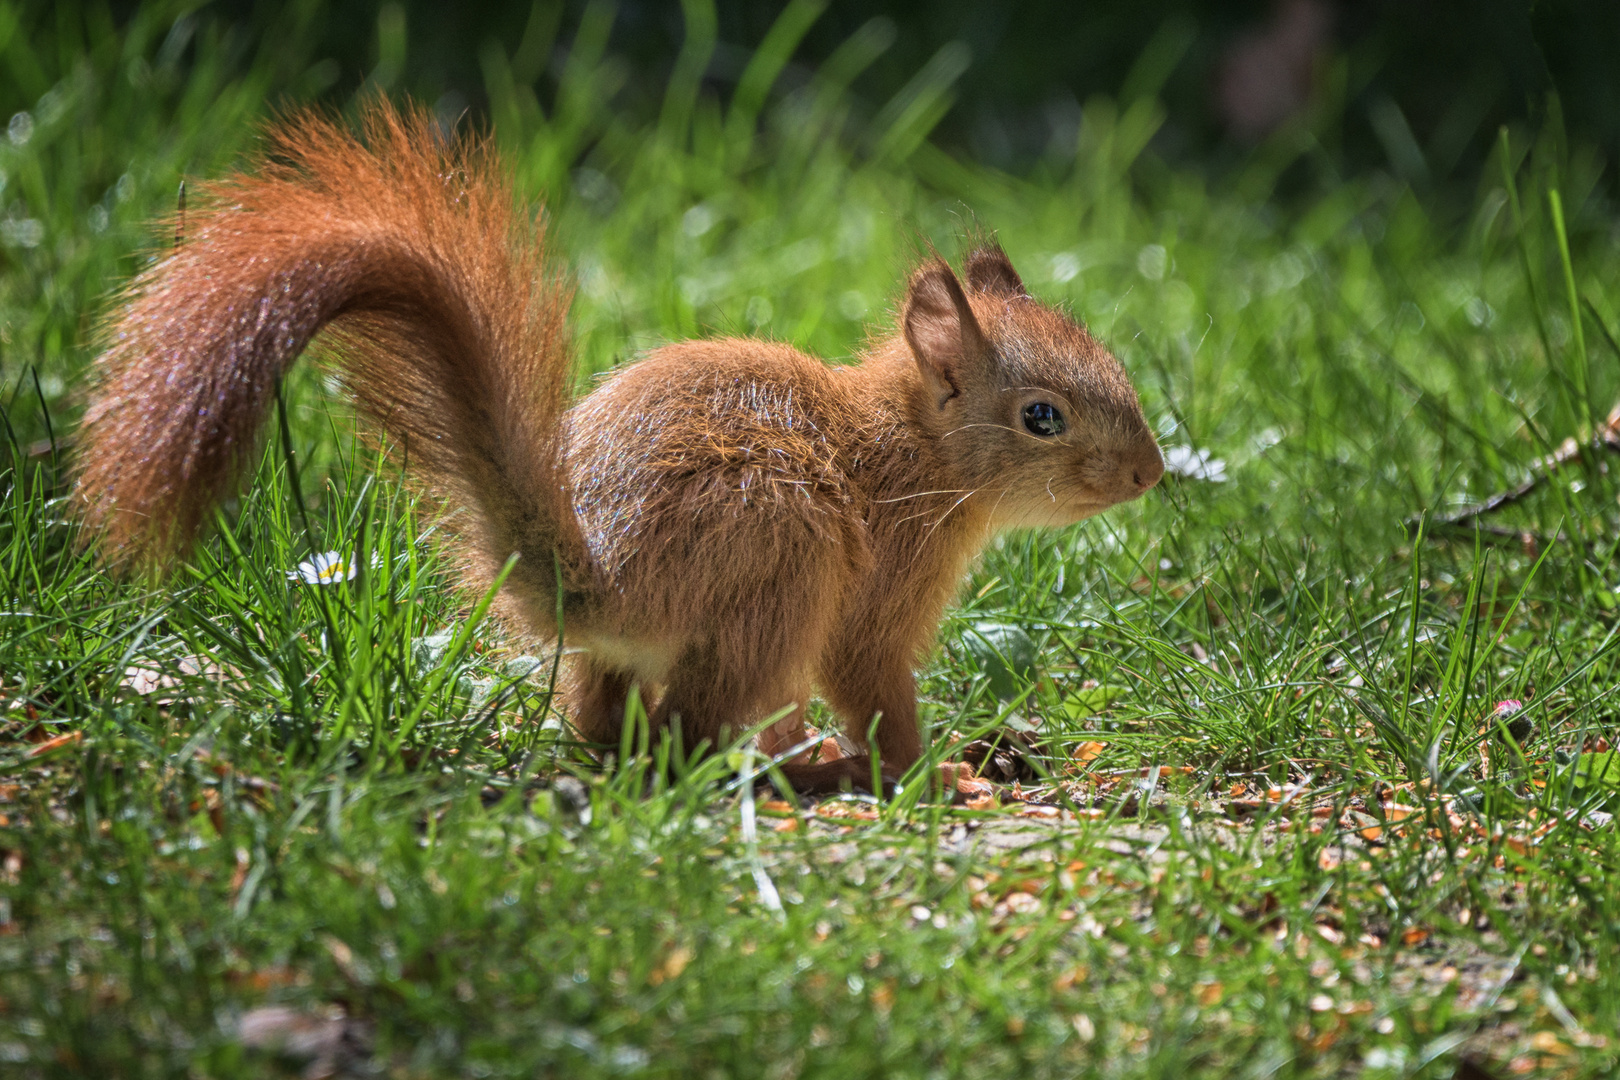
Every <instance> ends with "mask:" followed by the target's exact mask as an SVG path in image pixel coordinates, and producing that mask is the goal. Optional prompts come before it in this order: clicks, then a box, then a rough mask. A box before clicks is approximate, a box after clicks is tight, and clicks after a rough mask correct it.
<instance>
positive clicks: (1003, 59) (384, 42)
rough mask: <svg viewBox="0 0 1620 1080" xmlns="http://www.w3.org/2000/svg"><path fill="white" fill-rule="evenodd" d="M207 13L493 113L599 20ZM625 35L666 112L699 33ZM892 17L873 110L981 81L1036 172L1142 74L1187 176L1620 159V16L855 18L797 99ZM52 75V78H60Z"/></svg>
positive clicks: (753, 18)
mask: <svg viewBox="0 0 1620 1080" xmlns="http://www.w3.org/2000/svg"><path fill="white" fill-rule="evenodd" d="M139 6H140V5H138V4H133V3H115V4H111V5H109V6H107V8H106V11H107V17H110V18H111V19H112V20H113V21H115V22H124V21H127V20H128V19H129V18H130V17H131V15H132V13H133V12H134V11H135V9H137V8H138V7H139ZM186 6H187V7H194V8H195V13H196V18H197V20H198V23H199V27H206V28H207V29H206V30H203V34H204V36H206V34H208V33H232V34H236V35H239V40H240V42H241V44H243V45H244V46H246V45H247V43H248V42H255V41H256V42H262V43H265V44H268V45H272V46H273V47H275V48H278V49H285V50H287V53H288V59H289V60H291V59H292V58H294V57H295V56H298V54H299V53H303V54H305V55H304V58H305V59H307V60H308V62H309V64H311V65H316V64H318V66H317V67H315V68H314V70H313V71H311V72H310V73H309V76H308V83H307V84H306V85H305V86H304V87H303V88H301V89H302V90H304V91H308V90H314V89H316V88H317V87H318V88H319V91H320V92H321V93H322V94H323V96H326V97H328V98H331V99H342V98H344V97H345V96H346V95H348V94H351V93H352V92H353V91H354V90H355V89H356V88H358V87H359V86H360V84H361V83H362V82H363V81H364V80H366V79H368V78H371V79H374V80H380V81H383V82H386V83H387V84H389V85H390V86H391V87H393V88H395V89H401V90H408V91H409V92H411V93H412V94H414V95H416V96H418V97H420V98H424V99H426V100H429V101H442V102H443V103H444V104H445V105H446V106H447V107H453V106H458V105H459V106H464V107H470V108H471V109H472V110H473V111H474V112H482V111H483V110H484V109H486V108H487V106H488V102H489V97H488V92H487V89H486V85H485V75H486V61H487V52H488V49H489V47H490V46H491V44H492V43H493V44H495V45H497V46H499V47H502V48H505V49H506V50H507V51H509V52H510V51H512V50H513V49H515V48H517V47H519V46H520V45H522V46H526V47H527V49H526V52H525V56H524V59H525V60H526V62H527V65H528V69H527V71H525V72H522V74H527V75H529V76H531V78H532V79H533V81H534V82H535V83H536V89H537V92H538V93H539V94H540V95H541V100H542V102H543V103H546V102H547V101H548V97H549V95H551V94H554V92H555V88H556V71H557V65H551V64H549V63H548V61H550V60H551V59H552V56H551V54H552V53H553V51H556V50H558V49H559V48H560V46H561V45H563V44H565V43H567V42H570V41H572V40H573V38H574V36H575V34H576V33H577V31H578V29H579V25H580V22H581V20H582V18H583V17H584V13H585V10H586V8H587V6H588V5H587V4H586V3H584V2H583V0H562V2H559V3H544V2H541V3H530V2H525V0H464V2H461V3H456V4H446V3H439V2H433V0H409V2H404V3H399V2H390V3H383V4H377V3H370V2H361V3H343V4H325V5H309V4H296V3H294V4H288V3H263V2H252V0H224V2H219V3H211V4H200V5H186ZM98 7H100V5H88V6H83V7H82V10H81V5H79V4H51V3H31V4H26V5H23V6H22V8H21V10H20V11H19V12H18V15H17V18H18V21H19V23H20V24H21V27H22V30H23V33H24V34H25V35H26V34H28V33H30V32H37V31H38V30H39V29H40V28H43V27H48V26H49V25H50V24H51V23H52V22H53V21H54V22H56V23H57V24H58V25H59V26H64V27H65V26H67V25H71V24H72V23H73V22H74V21H75V20H78V19H88V18H93V17H99V16H93V15H91V14H90V13H91V12H93V11H95V10H96V9H97V8H98ZM700 7H701V6H700ZM783 7H784V5H783V4H782V3H778V2H770V3H756V2H748V0H720V2H718V3H716V4H715V5H714V9H713V17H714V19H715V26H716V31H717V34H716V37H717V47H716V49H715V51H714V54H713V56H712V58H711V59H710V61H709V63H708V65H707V66H706V68H705V70H704V73H703V79H704V83H705V85H706V87H707V88H709V89H710V90H712V91H713V92H714V93H716V94H718V95H720V96H721V97H722V98H726V97H729V95H730V94H731V93H732V92H733V91H734V90H735V88H736V85H737V80H738V79H739V78H740V77H741V75H742V73H743V71H744V69H745V68H746V66H747V62H748V60H749V58H750V56H751V55H752V54H753V50H754V48H755V47H756V46H757V45H758V44H759V43H760V41H761V40H762V39H763V38H764V36H765V34H766V33H767V32H768V31H769V30H770V28H771V26H772V25H773V24H774V22H775V21H776V18H777V16H778V15H779V14H780V12H781V10H782V8H783ZM614 12H615V16H616V17H615V19H614V22H613V28H612V32H611V35H610V37H609V40H608V43H607V50H608V52H609V53H610V54H612V55H616V56H618V57H620V58H622V60H623V61H624V64H625V71H624V86H623V88H622V91H621V92H620V94H619V101H618V103H619V105H620V106H621V107H622V108H627V109H632V110H634V109H637V108H640V109H643V110H647V111H656V109H657V107H658V103H659V102H660V101H661V100H662V97H663V90H664V87H665V85H666V84H667V82H668V79H669V76H670V73H671V71H672V69H673V67H674V65H675V60H676V57H677V55H678V53H679V51H680V47H681V43H682V41H683V40H684V38H685V35H686V29H685V27H686V11H685V10H683V6H682V5H681V4H679V3H675V2H662V3H660V2H647V0H623V2H621V3H618V4H616V5H614ZM874 16H881V17H882V18H884V19H886V20H888V22H889V25H890V27H891V30H890V33H892V42H891V43H890V44H889V46H888V47H887V49H886V50H885V51H884V52H883V54H882V55H881V56H879V57H878V58H877V59H876V60H875V61H874V62H873V63H872V65H871V66H870V67H869V68H867V69H866V71H864V72H863V73H862V74H861V75H860V76H859V77H858V78H857V80H856V81H855V84H854V87H853V89H854V90H855V93H856V96H857V97H858V98H860V99H863V100H864V101H865V102H867V103H868V105H869V106H870V108H871V110H872V111H876V110H878V109H879V108H881V106H882V104H883V103H885V102H887V101H889V100H891V99H892V98H893V96H894V95H895V94H896V93H897V92H898V91H899V90H900V89H901V88H902V87H903V86H904V85H905V84H906V83H907V81H908V80H910V79H912V78H913V77H914V76H915V75H916V73H917V72H918V71H919V70H920V69H922V68H923V67H924V66H925V65H926V64H928V63H929V62H930V61H931V60H933V61H936V62H940V63H942V64H943V65H944V66H945V67H947V68H949V69H952V70H955V71H958V72H959V74H958V76H957V78H956V81H955V94H954V102H953V104H952V105H951V107H950V109H949V111H948V112H947V113H945V114H944V115H943V116H942V117H941V119H940V122H939V127H938V129H937V132H936V139H937V141H939V142H940V143H941V144H942V145H944V146H946V147H947V148H949V149H951V150H953V151H956V152H960V153H963V154H971V155H972V156H973V157H974V158H975V159H976V160H979V161H981V162H985V163H988V164H991V165H996V166H999V167H1004V168H1009V169H1013V170H1015V171H1021V170H1025V169H1028V168H1029V167H1031V166H1032V165H1033V164H1035V163H1036V162H1038V161H1040V160H1041V159H1042V158H1046V157H1052V156H1057V157H1067V156H1068V154H1069V153H1070V152H1072V147H1073V143H1074V139H1075V129H1076V128H1077V127H1078V124H1079V121H1080V119H1081V117H1082V116H1083V113H1084V107H1085V103H1086V101H1087V100H1088V98H1091V97H1093V96H1094V95H1098V94H1106V95H1109V96H1115V95H1120V94H1122V93H1123V94H1124V95H1125V96H1129V94H1130V92H1131V91H1132V89H1133V88H1132V86H1131V85H1130V80H1131V77H1132V75H1133V71H1134V73H1135V75H1136V77H1137V80H1138V83H1140V82H1142V81H1143V80H1144V79H1150V80H1151V79H1154V78H1155V76H1157V77H1160V78H1162V83H1163V85H1162V88H1161V89H1160V92H1159V96H1160V97H1161V99H1162V101H1163V103H1164V105H1165V107H1166V111H1167V120H1166V123H1165V124H1164V126H1163V127H1162V128H1161V130H1160V131H1159V132H1158V134H1157V135H1156V136H1155V140H1154V150H1155V151H1156V152H1157V153H1158V154H1159V155H1160V156H1162V157H1165V158H1166V159H1167V160H1169V161H1171V162H1172V163H1174V164H1186V163H1194V162H1202V163H1209V164H1211V165H1213V166H1215V167H1222V166H1230V165H1231V164H1232V163H1233V162H1235V161H1237V160H1240V159H1241V158H1242V156H1243V155H1244V154H1245V153H1246V152H1247V151H1248V150H1249V148H1251V147H1252V146H1253V145H1254V143H1255V142H1256V141H1258V139H1259V138H1260V137H1261V136H1262V135H1264V134H1266V133H1267V132H1268V131H1269V130H1271V127H1272V125H1273V124H1274V122H1275V120H1276V118H1277V117H1278V116H1280V115H1286V114H1288V113H1289V112H1290V109H1289V107H1288V106H1289V105H1292V106H1294V109H1295V110H1298V111H1299V112H1306V111H1309V112H1311V114H1312V115H1311V126H1312V130H1313V132H1314V134H1315V136H1316V138H1317V139H1318V140H1319V141H1320V142H1321V144H1322V146H1321V149H1322V154H1321V156H1320V157H1319V158H1318V159H1317V163H1318V165H1319V166H1321V167H1323V168H1327V169H1329V170H1335V171H1336V170H1343V171H1345V172H1352V173H1355V172H1361V171H1365V170H1371V169H1383V170H1388V171H1391V172H1394V173H1397V174H1400V175H1401V176H1402V177H1403V178H1405V179H1409V180H1412V181H1414V182H1417V183H1420V184H1424V185H1429V184H1444V183H1446V182H1448V181H1453V180H1456V179H1458V178H1467V177H1469V176H1471V174H1472V173H1473V172H1475V171H1477V168H1478V166H1479V164H1480V163H1481V162H1482V161H1483V159H1484V157H1485V155H1486V154H1487V153H1488V152H1489V150H1490V148H1491V146H1492V144H1493V142H1494V139H1495V136H1496V130H1497V128H1498V127H1499V126H1500V125H1502V124H1504V123H1517V122H1528V123H1532V124H1536V123H1540V122H1542V121H1544V120H1545V119H1547V117H1548V115H1549V113H1550V112H1555V111H1557V110H1558V109H1559V108H1560V105H1561V108H1562V117H1561V120H1560V123H1561V124H1562V125H1563V126H1564V128H1565V130H1567V131H1568V132H1569V134H1570V136H1571V137H1572V138H1575V139H1578V140H1581V141H1585V142H1589V143H1591V144H1593V145H1595V146H1598V147H1600V148H1602V150H1603V152H1604V153H1605V154H1606V155H1607V156H1608V157H1610V158H1611V159H1612V158H1613V157H1614V155H1615V152H1616V151H1617V150H1620V63H1617V62H1616V56H1617V53H1620V4H1615V3H1613V2H1612V0H1536V2H1532V0H1430V2H1423V3H1410V2H1402V0H1350V2H1344V0H1281V2H1273V0H1137V2H1133V3H1098V2H1095V0H1092V2H1080V3H1066V2H1063V0H1028V2H1024V3H1018V4H1011V3H985V2H982V0H929V2H926V3H925V2H920V0H891V2H888V3H881V4H872V3H864V2H860V0H834V2H831V3H828V4H827V6H826V10H825V11H824V12H823V13H822V14H821V16H820V17H819V18H818V19H817V20H816V22H815V23H814V24H813V25H812V26H811V27H810V29H809V30H808V32H807V33H806V34H805V36H804V40H803V43H802V45H801V47H800V48H799V50H798V51H797V52H796V54H795V56H794V61H793V63H792V64H790V65H789V66H788V68H787V69H786V70H785V71H784V72H783V75H782V79H781V82H780V83H779V87H778V88H779V89H781V90H791V89H792V88H793V87H794V86H795V85H798V84H802V83H804V82H805V81H807V80H808V79H809V78H810V77H811V75H812V73H813V72H814V71H815V70H817V69H818V68H819V67H820V66H821V65H822V63H823V62H825V60H826V59H827V58H828V57H829V56H830V55H832V53H833V52H834V51H835V50H836V49H837V48H838V47H839V46H840V45H842V44H843V43H844V42H845V41H847V40H848V39H849V38H850V36H851V35H852V34H854V33H855V32H856V31H857V30H858V29H859V28H860V27H862V26H863V25H865V24H866V23H867V22H868V21H869V20H870V19H872V18H873V17H874ZM294 25H296V26H297V27H298V30H297V31H296V32H294V33H288V30H289V27H291V26H294ZM942 49H945V50H947V52H946V53H945V55H944V57H941V56H940V50H942ZM1144 60H1146V61H1147V63H1146V64H1145V65H1143V64H1142V63H1141V62H1142V61H1144ZM50 63H51V60H50V58H48V57H41V58H40V64H41V66H42V67H48V66H49V65H50ZM1156 65H1157V66H1162V68H1163V70H1162V72H1155V71H1153V70H1152V69H1153V68H1154V66H1156ZM1144 66H1145V67H1146V69H1147V70H1142V68H1143V67H1144ZM9 67H10V70H8V71H6V72H5V74H4V76H3V78H4V83H3V86H0V94H3V95H4V98H3V102H4V107H5V108H6V109H7V110H8V111H9V110H14V109H20V108H26V107H28V106H29V105H30V104H32V101H33V99H34V98H35V97H37V96H38V95H39V94H40V93H42V92H43V89H44V88H43V87H42V86H40V85H38V84H37V83H35V82H33V81H31V80H30V78H29V77H28V75H27V74H25V73H24V72H22V71H20V70H18V65H16V64H12V65H10V66H9ZM1136 89H1138V90H1140V89H1151V88H1150V87H1142V86H1140V85H1139V86H1138V87H1136ZM1300 179H1301V180H1303V179H1304V178H1303V177H1301V178H1300ZM1329 179H1331V178H1329Z"/></svg>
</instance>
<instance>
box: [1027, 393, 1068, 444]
mask: <svg viewBox="0 0 1620 1080" xmlns="http://www.w3.org/2000/svg"><path fill="white" fill-rule="evenodd" d="M1024 427H1026V428H1028V429H1029V433H1030V434H1031V435H1039V436H1041V437H1042V438H1045V439H1050V438H1051V437H1052V436H1054V435H1061V434H1063V427H1064V424H1063V414H1062V413H1060V412H1058V411H1057V409H1056V408H1054V407H1053V406H1052V405H1050V404H1048V403H1047V402H1044V401H1037V402H1034V403H1033V404H1030V405H1025V406H1024Z"/></svg>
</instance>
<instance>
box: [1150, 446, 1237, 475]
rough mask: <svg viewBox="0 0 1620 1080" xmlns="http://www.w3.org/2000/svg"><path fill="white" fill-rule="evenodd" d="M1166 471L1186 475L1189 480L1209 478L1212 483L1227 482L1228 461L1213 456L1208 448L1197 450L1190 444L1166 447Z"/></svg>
mask: <svg viewBox="0 0 1620 1080" xmlns="http://www.w3.org/2000/svg"><path fill="white" fill-rule="evenodd" d="M1164 471H1165V472H1170V473H1175V474H1176V475H1177V476H1185V477H1186V478H1187V479H1189V480H1208V481H1209V482H1210V483H1212V484H1224V483H1226V462H1225V461H1223V460H1221V459H1220V458H1218V457H1211V456H1210V453H1209V451H1208V450H1195V449H1193V448H1192V447H1190V446H1171V447H1166V448H1165V451H1164Z"/></svg>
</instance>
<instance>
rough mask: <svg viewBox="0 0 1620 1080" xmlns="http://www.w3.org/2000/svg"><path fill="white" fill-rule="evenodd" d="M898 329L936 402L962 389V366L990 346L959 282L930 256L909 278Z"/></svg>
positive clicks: (974, 360) (975, 360) (973, 361)
mask: <svg viewBox="0 0 1620 1080" xmlns="http://www.w3.org/2000/svg"><path fill="white" fill-rule="evenodd" d="M901 329H902V331H903V332H904V334H905V337H906V344H908V345H910V346H911V352H912V355H914V356H915V357H916V358H917V366H918V367H919V368H920V369H921V370H922V374H923V378H924V379H925V380H927V381H928V383H929V386H930V388H931V389H933V390H935V391H937V392H938V393H939V399H940V403H941V404H944V403H945V402H946V401H949V400H950V399H951V398H953V397H956V396H957V395H958V394H960V393H961V392H962V380H963V376H964V375H965V373H966V372H965V370H964V369H966V368H967V367H968V366H969V365H972V364H976V363H979V362H981V361H982V360H983V359H984V357H985V356H986V354H987V353H988V352H989V349H990V343H989V342H988V341H986V340H985V336H984V331H983V330H981V329H979V322H978V320H977V319H975V318H974V317H973V309H972V308H971V307H969V306H968V300H967V295H966V294H965V293H964V292H962V283H961V282H960V281H958V280H957V279H956V274H954V273H953V272H952V271H951V268H950V267H949V266H947V265H946V264H945V261H944V260H943V259H937V258H936V259H933V260H930V261H929V262H928V263H927V264H925V265H924V266H923V267H922V268H921V269H919V270H918V271H917V272H916V273H915V274H913V275H912V276H911V285H910V287H909V288H908V289H907V292H906V307H905V313H904V315H903V316H902V317H901Z"/></svg>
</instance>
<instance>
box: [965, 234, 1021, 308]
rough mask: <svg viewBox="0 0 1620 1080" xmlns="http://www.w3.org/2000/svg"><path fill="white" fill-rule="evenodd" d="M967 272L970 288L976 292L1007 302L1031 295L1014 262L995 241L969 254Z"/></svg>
mask: <svg viewBox="0 0 1620 1080" xmlns="http://www.w3.org/2000/svg"><path fill="white" fill-rule="evenodd" d="M966 270H967V280H968V288H970V289H972V290H973V291H974V292H978V293H985V294H987V295H990V296H999V297H1002V298H1004V299H1007V300H1013V299H1016V298H1018V297H1020V296H1028V295H1029V293H1028V292H1027V291H1025V289H1024V282H1023V279H1022V278H1020V277H1019V276H1018V271H1016V270H1014V269H1013V264H1012V260H1010V259H1008V258H1007V253H1006V252H1005V251H1002V250H1001V245H1000V244H997V243H995V242H994V241H992V242H990V243H988V244H983V245H981V246H979V247H977V248H974V249H973V251H971V252H970V253H969V254H968V257H967V266H966Z"/></svg>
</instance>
